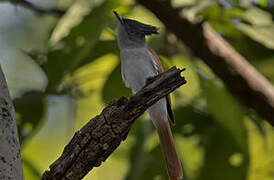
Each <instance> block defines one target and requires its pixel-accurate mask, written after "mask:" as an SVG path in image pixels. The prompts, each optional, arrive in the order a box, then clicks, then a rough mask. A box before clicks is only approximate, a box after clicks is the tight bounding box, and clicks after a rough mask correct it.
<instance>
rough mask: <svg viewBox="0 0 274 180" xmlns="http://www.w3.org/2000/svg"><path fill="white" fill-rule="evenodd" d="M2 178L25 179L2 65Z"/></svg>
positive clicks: (0, 146)
mask: <svg viewBox="0 0 274 180" xmlns="http://www.w3.org/2000/svg"><path fill="white" fill-rule="evenodd" d="M0 179H16V180H23V179H24V176H23V168H22V163H21V154H20V143H19V139H18V133H17V125H16V121H15V118H14V107H13V104H12V101H11V98H10V95H9V90H8V86H7V83H6V80H5V76H4V74H3V72H2V68H1V65H0Z"/></svg>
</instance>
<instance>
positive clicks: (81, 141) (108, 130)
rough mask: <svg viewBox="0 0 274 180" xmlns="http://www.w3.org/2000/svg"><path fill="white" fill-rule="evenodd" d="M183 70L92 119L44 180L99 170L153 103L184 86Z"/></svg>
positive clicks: (170, 72) (165, 75)
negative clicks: (133, 124) (137, 119)
mask: <svg viewBox="0 0 274 180" xmlns="http://www.w3.org/2000/svg"><path fill="white" fill-rule="evenodd" d="M181 71H183V70H179V69H176V68H175V67H173V68H171V69H170V70H168V71H166V72H164V73H162V74H160V75H158V76H156V77H155V78H152V79H150V80H149V83H148V84H147V85H146V86H145V87H144V88H143V89H142V90H141V91H139V92H138V93H137V94H135V95H134V96H132V97H131V98H130V99H127V98H125V97H121V98H120V99H118V100H114V101H112V102H111V103H110V105H108V106H107V107H106V108H104V110H103V111H102V113H101V114H100V115H98V116H96V117H95V118H93V119H91V120H90V121H89V122H88V123H87V124H86V125H85V126H84V127H83V128H81V130H80V131H78V132H76V133H75V135H74V137H73V138H72V140H71V141H70V142H69V144H68V145H67V146H66V147H65V149H64V151H63V154H62V155H61V157H60V158H59V159H58V160H56V161H55V162H54V163H53V164H52V165H51V166H50V170H49V171H46V172H45V173H44V174H43V178H42V179H43V180H57V179H58V180H59V179H64V180H72V179H73V180H77V179H81V178H83V177H84V176H85V175H86V174H87V173H88V172H89V171H90V170H91V169H92V168H93V167H98V166H100V165H101V163H102V162H104V161H105V160H106V159H107V158H108V156H109V155H110V154H111V153H112V152H113V151H114V150H115V149H116V148H117V147H118V146H119V145H120V143H121V141H122V140H125V139H126V137H127V135H128V132H129V130H130V127H131V125H132V123H134V121H135V120H136V118H138V117H139V116H140V115H142V114H143V113H144V112H145V110H146V109H147V108H148V107H150V106H151V105H152V104H154V103H155V102H157V101H158V100H160V99H161V98H163V97H165V96H167V95H168V94H169V93H171V92H172V91H174V90H175V89H176V88H178V87H180V86H181V85H183V84H185V83H186V81H185V79H184V77H181V76H180V73H181Z"/></svg>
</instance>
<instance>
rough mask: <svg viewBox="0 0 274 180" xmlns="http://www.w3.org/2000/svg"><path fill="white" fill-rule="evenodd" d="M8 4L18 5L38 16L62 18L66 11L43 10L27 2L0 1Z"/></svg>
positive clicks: (23, 0) (15, 0) (19, 0)
mask: <svg viewBox="0 0 274 180" xmlns="http://www.w3.org/2000/svg"><path fill="white" fill-rule="evenodd" d="M1 1H2V2H4V1H6V2H10V3H12V4H14V5H20V6H22V7H25V8H27V9H30V10H32V11H34V12H36V13H38V14H54V15H56V16H62V15H63V14H65V12H66V11H64V10H61V9H57V8H43V7H39V6H37V5H35V4H33V3H31V2H29V1H27V0H0V2H1Z"/></svg>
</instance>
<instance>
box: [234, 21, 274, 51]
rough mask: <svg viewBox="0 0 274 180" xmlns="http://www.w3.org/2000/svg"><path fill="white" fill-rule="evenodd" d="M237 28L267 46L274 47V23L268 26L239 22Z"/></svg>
mask: <svg viewBox="0 0 274 180" xmlns="http://www.w3.org/2000/svg"><path fill="white" fill-rule="evenodd" d="M237 28H238V29H239V30H240V31H241V32H243V33H245V34H246V35H247V36H248V37H250V38H251V39H253V40H255V41H257V42H259V43H261V44H262V45H264V46H266V47H267V48H270V49H274V36H273V34H274V25H273V24H272V25H268V26H251V25H248V24H243V23H239V24H237Z"/></svg>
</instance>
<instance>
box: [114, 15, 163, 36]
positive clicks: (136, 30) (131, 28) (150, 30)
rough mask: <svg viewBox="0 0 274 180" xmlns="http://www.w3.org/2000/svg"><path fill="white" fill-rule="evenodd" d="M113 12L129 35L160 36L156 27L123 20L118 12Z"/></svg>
mask: <svg viewBox="0 0 274 180" xmlns="http://www.w3.org/2000/svg"><path fill="white" fill-rule="evenodd" d="M113 12H114V14H115V15H116V17H117V18H118V20H119V21H120V23H121V24H122V25H123V26H124V27H125V29H126V31H127V32H128V33H129V34H140V35H144V36H145V35H152V34H158V28H156V27H155V26H151V25H148V24H144V23H141V22H139V21H136V20H133V19H127V18H123V17H122V16H121V15H120V14H118V13H117V12H115V11H113Z"/></svg>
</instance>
